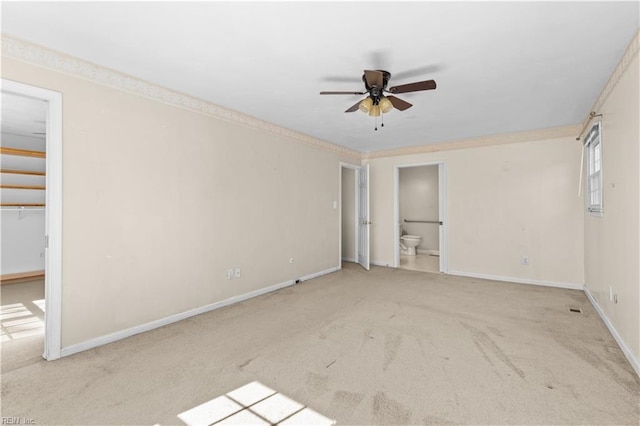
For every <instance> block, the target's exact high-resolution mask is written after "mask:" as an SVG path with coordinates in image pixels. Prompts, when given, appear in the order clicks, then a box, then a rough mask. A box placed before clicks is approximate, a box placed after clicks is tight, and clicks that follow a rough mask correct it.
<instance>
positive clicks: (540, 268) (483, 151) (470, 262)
mask: <svg viewBox="0 0 640 426" xmlns="http://www.w3.org/2000/svg"><path fill="white" fill-rule="evenodd" d="M437 161H444V162H445V164H446V186H447V189H446V193H447V202H446V210H447V214H446V217H445V218H444V220H445V221H446V222H447V224H448V249H447V251H448V253H447V254H448V258H449V271H451V272H454V271H455V272H463V273H467V274H469V273H471V274H478V275H490V276H496V277H504V278H516V279H521V280H528V281H543V282H552V283H563V284H573V285H576V286H581V285H582V283H583V282H584V280H583V270H584V268H583V226H584V225H583V214H582V207H583V205H582V200H581V199H579V198H578V196H577V189H578V188H577V186H578V176H579V166H580V144H579V143H578V142H576V140H575V137H563V138H558V139H547V140H539V141H533V142H522V143H513V144H506V145H496V146H488V147H480V148H471V149H460V150H453V151H441V152H433V153H423V154H413V155H406V156H400V157H385V158H376V159H370V160H365V163H369V164H370V167H371V180H370V184H371V221H372V222H373V224H372V229H371V259H372V261H374V262H376V263H378V264H383V265H384V264H389V265H393V262H394V250H395V246H396V245H397V243H396V242H395V241H394V238H393V237H394V227H395V223H394V217H393V205H394V204H393V197H394V194H393V192H394V190H393V173H394V167H395V166H396V165H402V164H419V163H428V162H437ZM521 256H528V257H529V261H530V264H529V265H528V266H524V265H521V263H520V257H521Z"/></svg>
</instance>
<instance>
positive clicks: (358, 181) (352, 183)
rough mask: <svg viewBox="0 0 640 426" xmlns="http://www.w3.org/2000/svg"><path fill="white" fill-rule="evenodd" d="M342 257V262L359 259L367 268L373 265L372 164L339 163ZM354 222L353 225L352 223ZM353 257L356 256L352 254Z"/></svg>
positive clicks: (340, 265) (340, 255)
mask: <svg viewBox="0 0 640 426" xmlns="http://www.w3.org/2000/svg"><path fill="white" fill-rule="evenodd" d="M339 181H340V192H339V193H340V214H339V216H338V217H339V218H340V220H339V234H340V235H339V238H338V241H339V250H338V253H339V257H338V268H339V269H341V267H342V262H343V261H346V262H356V263H358V264H360V265H361V266H362V267H363V268H364V269H366V270H367V271H368V270H369V267H370V260H369V256H370V248H369V236H370V225H371V221H370V209H369V165H364V166H362V167H359V166H354V165H353V164H348V163H343V162H340V179H339ZM352 224H353V226H352ZM351 256H353V257H351Z"/></svg>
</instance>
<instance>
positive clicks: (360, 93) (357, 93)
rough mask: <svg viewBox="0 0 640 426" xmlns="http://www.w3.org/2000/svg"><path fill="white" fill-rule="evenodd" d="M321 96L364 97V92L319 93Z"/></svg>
mask: <svg viewBox="0 0 640 426" xmlns="http://www.w3.org/2000/svg"><path fill="white" fill-rule="evenodd" d="M320 94H321V95H364V94H365V92H320Z"/></svg>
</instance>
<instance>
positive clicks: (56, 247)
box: [2, 78, 62, 361]
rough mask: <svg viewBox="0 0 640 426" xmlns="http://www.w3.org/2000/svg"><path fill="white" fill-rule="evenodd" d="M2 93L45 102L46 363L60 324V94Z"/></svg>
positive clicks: (16, 89)
mask: <svg viewBox="0 0 640 426" xmlns="http://www.w3.org/2000/svg"><path fill="white" fill-rule="evenodd" d="M2 92H8V93H14V94H17V95H22V96H27V97H30V98H35V99H40V100H44V101H46V102H47V123H46V139H45V143H46V157H45V167H46V169H45V170H46V176H45V185H46V188H47V190H46V192H45V234H46V235H45V241H46V243H45V268H44V271H45V276H44V283H45V284H44V291H45V313H44V314H45V322H44V351H43V354H42V357H43V358H44V359H46V360H48V361H52V360H54V359H58V358H60V349H61V342H62V341H61V334H62V333H61V331H62V329H61V323H62V93H60V92H55V91H53V90H48V89H43V88H40V87H35V86H31V85H28V84H24V83H19V82H17V81H13V80H7V79H4V78H3V79H2Z"/></svg>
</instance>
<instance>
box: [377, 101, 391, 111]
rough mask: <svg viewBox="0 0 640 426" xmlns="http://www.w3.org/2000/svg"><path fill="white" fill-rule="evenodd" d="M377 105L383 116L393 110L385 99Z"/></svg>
mask: <svg viewBox="0 0 640 426" xmlns="http://www.w3.org/2000/svg"><path fill="white" fill-rule="evenodd" d="M378 105H380V111H382V113H383V114H386V113H388V112H389V111H391V110H392V109H393V104H392V103H391V101H390V100H389V99H387V98H382V99H380V103H379V104H378Z"/></svg>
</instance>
